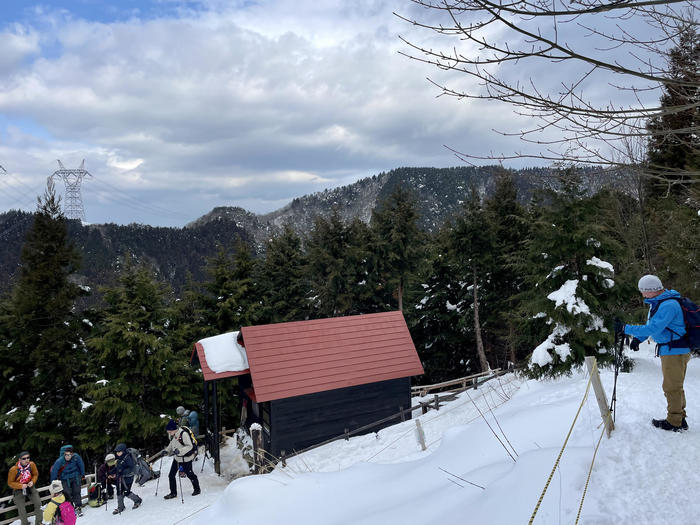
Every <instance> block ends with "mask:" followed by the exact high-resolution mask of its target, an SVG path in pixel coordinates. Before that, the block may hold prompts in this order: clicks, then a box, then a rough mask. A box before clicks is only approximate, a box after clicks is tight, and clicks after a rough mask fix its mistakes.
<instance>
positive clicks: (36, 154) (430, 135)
mask: <svg viewBox="0 0 700 525" xmlns="http://www.w3.org/2000/svg"><path fill="white" fill-rule="evenodd" d="M415 9H417V8H416V6H415V5H413V4H412V3H411V2H410V1H409V0H324V1H322V2H321V1H319V0H294V1H291V0H211V1H209V0H198V1H192V0H50V1H47V2H46V3H34V2H31V1H22V0H3V2H2V15H3V16H2V22H0V24H1V25H0V41H1V42H2V53H0V165H2V166H3V167H4V168H5V169H6V171H7V173H5V174H2V173H1V172H0V212H1V211H6V210H9V209H18V208H20V209H25V210H32V209H34V208H35V202H36V195H37V194H38V193H40V192H42V191H43V187H44V185H45V181H46V177H48V176H49V175H51V174H52V173H53V172H54V171H55V170H56V169H58V164H57V162H56V160H57V159H60V160H61V161H62V162H63V164H64V165H65V166H66V167H67V168H75V167H78V166H79V165H80V163H81V161H82V160H83V159H85V167H86V169H87V170H88V171H89V172H90V174H91V175H92V178H87V179H85V180H84V181H83V186H82V189H83V191H82V196H83V202H84V206H85V211H86V219H87V221H88V222H92V223H103V222H116V223H130V222H138V223H145V224H152V225H169V226H182V225H184V224H186V223H187V222H189V221H191V220H194V219H195V218H197V217H199V216H201V215H202V214H204V213H206V212H208V211H209V210H211V209H212V208H213V207H215V206H221V205H226V206H241V207H243V208H246V209H248V210H250V211H253V212H256V213H264V212H268V211H272V210H274V209H277V208H279V207H281V206H283V205H284V204H286V203H287V202H289V201H290V200H291V199H292V198H294V197H296V196H301V195H304V194H308V193H312V192H316V191H321V190H323V189H326V188H332V187H336V186H340V185H344V184H348V183H352V182H354V181H356V180H358V179H360V178H363V177H366V176H371V175H374V174H377V173H379V172H381V171H386V170H390V169H393V168H396V167H400V166H435V167H444V166H454V165H458V164H460V161H459V160H458V159H456V158H455V157H454V156H453V155H452V154H451V153H450V152H449V151H448V150H447V149H445V147H444V146H445V145H448V146H452V147H455V148H457V149H460V150H462V151H470V152H473V153H488V152H489V151H494V152H501V151H503V150H508V151H512V150H513V149H514V148H516V147H517V148H520V149H522V145H518V146H511V145H509V144H508V142H507V141H506V139H503V138H499V137H498V135H496V134H494V133H492V132H491V131H490V130H491V129H492V128H494V127H496V128H498V127H504V126H503V125H504V124H508V123H512V120H513V118H514V117H513V114H512V112H511V111H510V110H509V109H508V108H497V107H495V106H493V105H492V104H491V105H489V104H477V103H473V102H468V101H457V100H455V99H454V98H448V97H436V95H437V94H438V91H437V89H436V88H435V87H434V86H432V85H431V84H429V83H428V82H427V80H426V77H427V76H431V77H433V78H435V77H436V76H437V77H438V78H439V73H438V74H436V72H435V71H434V70H433V69H429V68H428V67H427V66H422V65H421V64H418V63H417V62H415V61H410V60H408V59H407V58H405V57H403V56H401V55H400V54H399V53H398V51H399V50H400V49H405V47H403V45H402V43H401V41H400V40H399V38H398V35H399V34H401V35H403V36H407V37H409V38H413V39H414V40H415V41H417V42H418V43H421V44H429V42H428V41H427V39H428V38H429V36H428V35H427V34H426V33H425V32H423V33H420V32H415V29H414V28H413V27H411V26H410V25H408V24H407V23H405V22H403V21H401V20H400V19H398V18H397V17H396V16H394V15H393V14H392V12H399V13H401V14H404V15H407V16H411V15H412V14H413V10H415ZM453 80H454V82H464V81H465V80H459V79H456V80H455V79H453ZM454 82H453V85H454ZM57 187H58V189H59V190H61V191H63V184H62V183H59V184H58V185H57Z"/></svg>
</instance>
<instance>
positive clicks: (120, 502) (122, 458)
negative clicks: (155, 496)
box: [112, 443, 143, 514]
mask: <svg viewBox="0 0 700 525" xmlns="http://www.w3.org/2000/svg"><path fill="white" fill-rule="evenodd" d="M126 448H127V447H126V444H125V443H119V444H118V445H117V446H116V447H114V453H115V454H116V456H117V508H116V509H114V510H113V511H112V514H121V513H122V512H124V510H125V507H124V497H125V496H126V497H127V498H129V499H130V500H131V501H133V502H134V507H133V509H134V510H136V509H138V508H139V507H140V506H141V503H142V502H143V500H142V499H141V498H140V497H139V496H138V495H137V494H134V493H133V492H131V486H132V485H133V483H134V472H135V470H136V463H134V458H133V456H132V455H131V454H130V453H129V452H128V451H127V449H126Z"/></svg>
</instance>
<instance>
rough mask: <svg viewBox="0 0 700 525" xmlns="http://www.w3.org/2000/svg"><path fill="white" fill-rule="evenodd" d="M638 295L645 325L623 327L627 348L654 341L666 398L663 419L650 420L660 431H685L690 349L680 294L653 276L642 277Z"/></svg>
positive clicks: (686, 424)
mask: <svg viewBox="0 0 700 525" xmlns="http://www.w3.org/2000/svg"><path fill="white" fill-rule="evenodd" d="M638 288H639V291H640V293H641V294H642V296H643V297H644V302H645V303H646V304H648V305H649V314H648V320H647V323H646V324H645V325H630V324H628V325H625V327H624V332H625V334H628V335H631V336H633V337H634V339H633V340H632V343H631V344H630V348H632V349H633V350H637V349H639V343H640V342H641V341H644V340H646V339H647V338H648V337H651V338H653V339H654V341H655V342H656V345H657V349H658V355H659V356H660V357H661V373H662V375H663V383H662V388H663V391H664V395H665V396H666V418H665V419H652V420H651V424H652V425H654V426H655V427H656V428H660V429H662V430H670V431H673V432H678V431H681V430H687V429H688V422H687V421H686V419H685V417H686V413H685V391H684V390H683V382H684V381H685V371H686V368H687V366H688V361H690V348H688V340H687V338H685V337H683V336H684V335H685V320H684V317H683V310H682V309H681V306H680V304H678V301H677V300H676V299H677V298H680V294H679V293H678V292H677V291H675V290H666V289H665V288H664V286H663V285H662V284H661V280H660V279H659V278H658V277H657V276H656V275H645V276H643V277H642V278H641V279H640V280H639V285H638Z"/></svg>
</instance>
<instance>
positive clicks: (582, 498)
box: [574, 412, 612, 525]
mask: <svg viewBox="0 0 700 525" xmlns="http://www.w3.org/2000/svg"><path fill="white" fill-rule="evenodd" d="M611 414H612V412H608V416H607V417H606V418H605V421H604V422H603V431H602V432H601V433H600V437H599V438H598V444H597V445H596V446H595V450H594V451H593V459H591V466H590V468H589V469H588V477H587V478H586V484H585V486H584V487H583V494H582V495H581V503H579V506H578V514H576V521H575V522H574V525H577V524H578V520H579V518H580V517H581V510H582V509H583V500H584V499H585V498H586V491H587V490H588V482H589V481H590V480H591V474H592V473H593V463H595V457H596V455H597V454H598V448H599V447H600V442H601V441H602V440H603V434H605V431H606V430H607V426H608V419H610V415H611Z"/></svg>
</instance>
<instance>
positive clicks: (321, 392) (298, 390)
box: [195, 311, 423, 464]
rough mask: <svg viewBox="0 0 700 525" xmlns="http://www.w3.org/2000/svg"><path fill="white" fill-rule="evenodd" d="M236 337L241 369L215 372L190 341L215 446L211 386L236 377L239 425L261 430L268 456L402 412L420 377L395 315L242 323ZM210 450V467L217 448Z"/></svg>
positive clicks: (398, 315) (408, 338) (415, 358)
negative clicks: (242, 414) (256, 426)
mask: <svg viewBox="0 0 700 525" xmlns="http://www.w3.org/2000/svg"><path fill="white" fill-rule="evenodd" d="M240 333H241V335H242V339H243V346H244V348H245V354H246V357H247V364H248V368H247V369H242V370H219V371H218V372H215V371H214V370H212V369H211V368H210V367H209V364H208V362H207V352H206V347H207V340H202V341H200V342H198V343H196V344H195V349H196V352H197V356H198V358H199V363H200V365H201V369H202V373H203V376H204V385H205V388H204V390H205V414H207V416H208V413H209V412H210V411H209V409H208V407H209V406H210V396H211V395H213V404H212V405H211V406H213V407H214V411H213V415H214V417H213V421H212V423H213V425H210V424H209V421H208V417H207V422H206V423H205V425H206V426H207V427H209V428H210V430H211V432H212V433H213V434H214V435H215V436H217V439H213V440H212V441H213V442H215V443H218V433H219V428H218V424H219V423H218V415H217V412H216V406H217V402H216V382H217V381H219V380H221V379H225V378H227V377H232V376H238V384H239V395H240V396H241V401H242V405H244V406H246V410H245V412H246V421H245V427H246V428H249V427H250V425H251V424H253V423H259V424H260V425H261V426H262V429H263V442H264V446H265V450H266V451H267V452H268V453H269V454H271V455H272V456H274V457H280V456H282V455H284V454H285V453H286V454H290V453H293V452H295V451H299V450H301V449H304V448H306V447H309V446H311V445H314V444H317V443H321V442H323V441H325V440H328V439H330V438H333V437H336V436H339V435H341V434H344V433H346V432H352V431H353V430H355V429H359V428H361V427H364V426H367V425H369V424H371V423H374V422H376V421H379V420H381V419H384V418H387V417H389V416H392V415H394V414H397V413H399V412H400V411H401V410H402V409H406V408H408V407H409V406H410V404H411V393H410V388H411V376H414V375H420V374H423V366H422V365H421V363H420V359H419V358H418V354H417V352H416V348H415V346H414V344H413V341H412V339H411V335H410V333H409V331H408V327H407V326H406V322H405V320H404V317H403V314H402V313H401V312H398V311H394V312H385V313H378V314H365V315H354V316H347V317H336V318H331V319H316V320H311V321H298V322H290V323H278V324H269V325H260V326H246V327H243V328H241V332H240ZM229 340H230V341H231V343H230V344H231V345H232V348H231V351H232V352H235V351H240V347H239V348H237V349H236V348H233V346H238V345H236V344H234V341H235V337H233V336H231V337H229ZM239 341H240V339H239ZM219 350H220V349H219ZM243 362H245V360H244V361H243ZM406 417H407V418H408V417H410V413H409V414H408V415H407V416H406ZM396 421H397V420H390V421H386V422H384V423H383V424H379V425H376V426H373V427H371V428H369V429H367V432H374V431H377V430H379V429H380V428H382V427H384V426H387V425H391V424H394V423H396ZM213 448H216V447H212V449H213ZM212 452H213V454H214V457H215V460H217V464H218V450H212Z"/></svg>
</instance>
